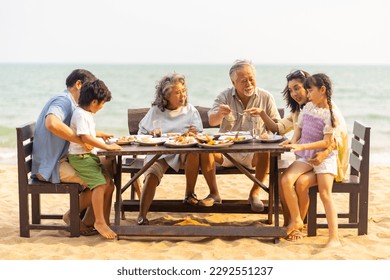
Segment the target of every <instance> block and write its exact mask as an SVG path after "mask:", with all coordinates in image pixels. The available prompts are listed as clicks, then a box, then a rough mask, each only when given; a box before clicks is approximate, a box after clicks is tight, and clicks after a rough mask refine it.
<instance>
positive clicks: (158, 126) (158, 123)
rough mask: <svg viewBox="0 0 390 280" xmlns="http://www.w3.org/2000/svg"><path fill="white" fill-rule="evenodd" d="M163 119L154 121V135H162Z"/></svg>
mask: <svg viewBox="0 0 390 280" xmlns="http://www.w3.org/2000/svg"><path fill="white" fill-rule="evenodd" d="M161 134H162V133H161V120H154V121H153V137H161Z"/></svg>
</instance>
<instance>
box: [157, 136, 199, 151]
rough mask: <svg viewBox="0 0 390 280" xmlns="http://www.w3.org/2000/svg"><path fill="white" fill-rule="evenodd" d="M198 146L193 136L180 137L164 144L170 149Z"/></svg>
mask: <svg viewBox="0 0 390 280" xmlns="http://www.w3.org/2000/svg"><path fill="white" fill-rule="evenodd" d="M197 144H198V141H196V140H195V138H194V137H192V136H178V137H176V138H175V139H169V140H168V141H166V142H165V143H164V145H165V146H167V147H169V148H188V147H193V146H196V145H197Z"/></svg>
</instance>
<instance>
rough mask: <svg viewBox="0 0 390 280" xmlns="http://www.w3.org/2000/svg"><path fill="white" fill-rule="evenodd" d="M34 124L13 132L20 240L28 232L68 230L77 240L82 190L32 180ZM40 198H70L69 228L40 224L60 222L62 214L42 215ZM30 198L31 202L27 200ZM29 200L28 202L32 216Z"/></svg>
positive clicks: (18, 128)
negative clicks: (56, 220)
mask: <svg viewBox="0 0 390 280" xmlns="http://www.w3.org/2000/svg"><path fill="white" fill-rule="evenodd" d="M34 129H35V122H32V123H28V124H25V125H23V126H21V127H17V128H16V141H17V151H18V185H19V223H20V236H21V237H30V230H31V229H42V230H68V231H70V236H71V237H78V236H80V217H79V212H80V211H79V192H80V191H81V190H82V189H83V187H82V186H81V185H79V184H75V183H60V184H53V183H48V182H42V181H39V180H36V179H31V178H30V175H31V164H32V149H33V143H34ZM41 194H69V202H70V225H69V226H68V225H65V224H54V223H52V224H41V220H43V219H61V220H62V216H63V215H62V214H42V213H41V201H40V195H41ZM29 195H31V198H30V197H29ZM29 200H30V201H31V215H32V219H31V222H30V217H29V215H30V209H29Z"/></svg>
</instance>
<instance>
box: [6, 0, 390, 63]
mask: <svg viewBox="0 0 390 280" xmlns="http://www.w3.org/2000/svg"><path fill="white" fill-rule="evenodd" d="M389 15H390V1H388V0H327V1H320V0H318V1H316V0H295V1H294V0H272V1H269V0H137V1H133V0H57V1H55V0H31V1H29V0H0V63H14V62H17V63H24V62H28V63H30V62H36V63H78V62H80V63H207V64H212V63H227V64H230V63H232V62H233V61H234V60H235V59H240V58H245V59H250V60H252V61H253V62H254V63H259V64H262V63H264V64H324V63H325V64H390V36H389V35H390V17H389Z"/></svg>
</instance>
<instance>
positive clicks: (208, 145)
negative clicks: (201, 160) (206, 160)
mask: <svg viewBox="0 0 390 280" xmlns="http://www.w3.org/2000/svg"><path fill="white" fill-rule="evenodd" d="M233 144H234V142H233V141H220V140H211V141H209V142H207V143H198V145H199V147H202V148H208V149H210V148H211V149H215V148H225V147H230V146H231V145H233Z"/></svg>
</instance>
